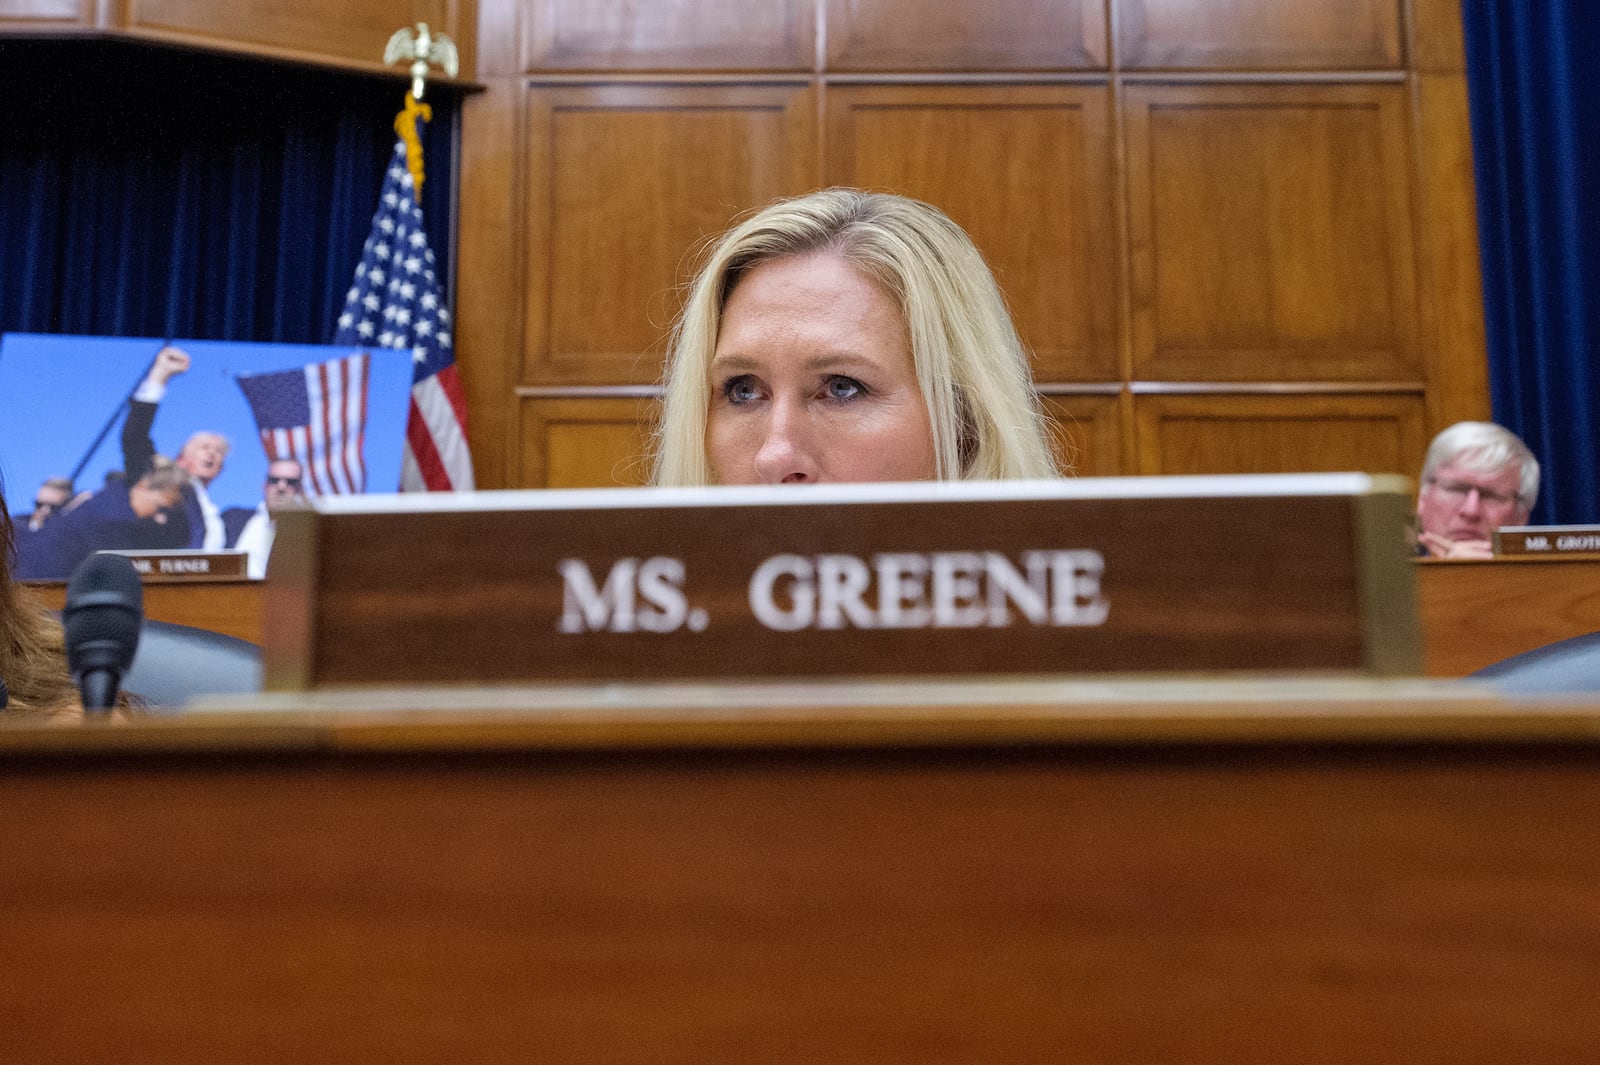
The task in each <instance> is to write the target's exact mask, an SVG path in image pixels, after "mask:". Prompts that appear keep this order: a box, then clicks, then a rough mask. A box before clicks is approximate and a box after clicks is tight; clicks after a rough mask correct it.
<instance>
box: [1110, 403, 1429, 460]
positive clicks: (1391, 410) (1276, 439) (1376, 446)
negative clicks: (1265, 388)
mask: <svg viewBox="0 0 1600 1065" xmlns="http://www.w3.org/2000/svg"><path fill="white" fill-rule="evenodd" d="M1134 410H1135V412H1136V413H1135V422H1136V425H1137V427H1138V449H1139V472H1140V473H1166V474H1186V473H1316V472H1333V471H1345V470H1353V471H1358V472H1363V473H1398V474H1402V475H1404V476H1407V477H1411V478H1415V477H1416V476H1417V471H1418V470H1420V469H1421V468H1422V455H1423V452H1424V451H1426V450H1427V446H1428V436H1427V432H1426V426H1425V421H1424V414H1423V402H1422V397H1421V396H1413V395H1394V396H1387V395H1376V396H1363V395H1299V396H1295V395H1248V396H1241V395H1194V396H1180V395H1136V396H1135V397H1134Z"/></svg>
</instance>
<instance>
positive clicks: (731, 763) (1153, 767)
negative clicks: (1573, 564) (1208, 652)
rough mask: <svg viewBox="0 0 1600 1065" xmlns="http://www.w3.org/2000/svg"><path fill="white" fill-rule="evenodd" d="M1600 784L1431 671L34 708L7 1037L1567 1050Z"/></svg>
mask: <svg viewBox="0 0 1600 1065" xmlns="http://www.w3.org/2000/svg"><path fill="white" fill-rule="evenodd" d="M224 710H228V711H231V712H223V711H224ZM252 710H255V711H260V712H259V713H252V712H249V711H252ZM1597 803H1600V708H1597V707H1594V706H1565V705H1560V704H1542V705H1528V706H1510V705H1507V704H1505V703H1503V702H1501V701H1499V700H1498V699H1497V698H1496V697H1494V696H1491V695H1489V694H1487V693H1485V692H1483V691H1480V690H1475V689H1473V688H1471V687H1470V686H1467V685H1441V684H1437V683H1430V682H1388V683H1380V682H1372V681H1366V682H1351V681H1344V682H1334V681H1328V682H1317V681H1310V680H1305V681H1297V682H1293V683H1286V682H1276V683H1264V684H1243V683H1240V684H1233V685H1227V684H1219V683H1216V682H1209V683H1202V682H1193V683H1185V682H1179V681H1168V682H1163V683H1159V684H1158V683H1146V684H1142V685H1139V684H1127V683H1106V684H1064V683H1061V682H1027V681H1008V682H988V683H982V682H980V683H975V684H974V683H963V682H942V683H940V684H939V685H938V686H936V687H928V688H922V687H905V686H898V685H885V684H858V685H807V686H794V687H785V688H772V689H763V688H754V687H749V686H746V687H744V688H707V687H694V686H673V687H654V688H652V687H648V686H638V685H634V686H610V687H605V688H598V689H578V688H571V689H561V688H551V689H499V690H480V691H443V692H413V693H405V692H383V691H369V692H358V693H337V692H334V693H321V694H316V695H313V696H302V697H291V696H273V697H270V698H266V697H264V698H262V699H260V700H256V701H253V702H252V701H243V702H235V703H231V704H229V703H223V702H221V701H219V702H218V704H217V706H216V707H215V708H214V710H213V711H202V712H197V713H193V714H190V715H186V716H184V717H181V718H177V719H172V720H154V721H145V722H139V723H135V724H133V725H121V726H119V725H112V726H109V727H88V728H82V727H78V728H65V729H64V728H61V727H42V726H38V727H36V726H22V725H13V726H11V727H9V728H0V809H4V810H5V811H6V815H5V818H4V820H3V822H0V823H3V825H4V829H3V832H0V847H3V850H4V855H5V857H4V861H0V907H3V912H4V914H5V917H4V919H3V920H0V957H3V958H5V959H6V971H7V973H8V974H9V977H10V978H9V979H7V980H6V981H4V983H3V985H0V1031H3V1032H5V1039H4V1042H5V1046H6V1057H7V1058H8V1059H10V1060H17V1061H46V1060H50V1061H89V1060H115V1061H120V1062H127V1063H138V1062H158V1061H159V1062H163V1063H174V1062H207V1063H211V1062H217V1061H228V1062H282V1061H296V1060H317V1061H362V1062H366V1061H384V1060H404V1061H409V1062H451V1063H453V1065H459V1063H465V1062H507V1061H538V1062H541V1063H564V1062H574V1063H576V1062H583V1063H586V1065H587V1063H593V1062H607V1063H624V1065H625V1063H632V1062H652V1063H674V1062H683V1063H693V1065H715V1063H720V1062H730V1063H732V1062H738V1063H748V1062H763V1063H780V1065H781V1063H787V1062H806V1063H814V1062H824V1061H825V1062H830V1063H845V1065H848V1063H855V1062H863V1063H865V1062H872V1063H874V1065H879V1063H884V1062H901V1061H904V1062H918V1063H927V1065H938V1063H944V1062H950V1063H955V1062H961V1063H969V1062H985V1063H996V1062H1017V1063H1022V1062H1027V1063H1036V1062H1042V1061H1061V1060H1071V1061H1074V1062H1079V1063H1088V1065H1092V1063H1098V1062H1130V1061H1138V1062H1160V1061H1183V1062H1229V1063H1239V1062H1286V1061H1292V1062H1296V1063H1306V1062H1310V1063H1319V1062H1328V1063H1333V1062H1338V1063H1351V1062H1394V1061H1405V1062H1408V1063H1432V1062H1438V1063H1444V1062H1451V1063H1454V1062H1461V1061H1486V1062H1487V1061H1515V1062H1519V1063H1526V1062H1557V1061H1563V1062H1564V1061H1578V1060H1586V1059H1587V1058H1588V1057H1589V1056H1590V1055H1591V1054H1592V1053H1593V1051H1594V1048H1595V1047H1596V1046H1600V1011H1596V1010H1595V1009H1594V1008H1593V1000H1594V988H1595V986H1596V984H1597V982H1600V819H1597V818H1596V817H1594V810H1595V809H1596V806H1597Z"/></svg>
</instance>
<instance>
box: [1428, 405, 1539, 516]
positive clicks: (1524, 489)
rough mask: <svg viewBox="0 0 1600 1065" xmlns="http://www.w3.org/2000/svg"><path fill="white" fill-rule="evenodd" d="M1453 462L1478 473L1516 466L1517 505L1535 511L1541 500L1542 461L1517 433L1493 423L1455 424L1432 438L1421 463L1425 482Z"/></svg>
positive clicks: (1491, 472) (1496, 471) (1493, 471)
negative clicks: (1537, 503) (1534, 504)
mask: <svg viewBox="0 0 1600 1065" xmlns="http://www.w3.org/2000/svg"><path fill="white" fill-rule="evenodd" d="M1451 463H1455V464H1457V465H1461V466H1465V467H1466V468H1467V469H1469V470H1473V471H1475V472H1477V473H1486V474H1493V473H1499V472H1500V471H1501V470H1504V469H1505V468H1506V467H1508V466H1510V465H1512V464H1513V463H1515V464H1516V465H1517V468H1518V472H1519V475H1520V477H1521V484H1520V486H1519V487H1518V489H1517V502H1519V503H1521V504H1522V505H1523V507H1525V508H1527V509H1529V510H1531V509H1533V503H1534V500H1536V499H1538V498H1539V460H1538V459H1536V458H1534V456H1533V452H1532V451H1531V450H1530V449H1529V448H1528V445H1527V444H1524V443H1523V442H1522V440H1521V438H1520V437H1518V436H1517V434H1516V433H1513V432H1512V431H1511V430H1509V429H1505V428H1502V427H1501V426H1498V425H1496V424H1494V423H1493V422H1456V423H1455V424H1454V425H1452V426H1450V428H1448V429H1445V430H1444V431H1443V432H1441V433H1440V434H1439V435H1438V436H1436V437H1434V438H1433V443H1431V444H1429V445H1428V454H1427V457H1426V458H1424V459H1423V461H1422V481H1423V483H1424V484H1426V483H1427V482H1429V481H1431V480H1433V476H1434V474H1435V473H1436V472H1438V469H1439V467H1440V466H1445V465H1448V464H1451Z"/></svg>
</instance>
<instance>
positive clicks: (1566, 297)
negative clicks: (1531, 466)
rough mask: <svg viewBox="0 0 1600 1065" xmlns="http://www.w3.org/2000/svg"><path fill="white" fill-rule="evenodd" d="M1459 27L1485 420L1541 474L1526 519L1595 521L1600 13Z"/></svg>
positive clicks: (1590, 1) (1501, 9) (1484, 9)
mask: <svg viewBox="0 0 1600 1065" xmlns="http://www.w3.org/2000/svg"><path fill="white" fill-rule="evenodd" d="M1462 17H1463V26H1464V29H1465V32H1466V44H1467V80H1468V94H1469V98H1470V106H1471V113H1472V140H1473V156H1474V167H1475V170H1476V176H1477V186H1478V231H1479V245H1480V249H1481V256H1482V264H1483V290H1484V321H1485V326H1486V328H1487V331H1488V347H1489V382H1490V392H1491V399H1492V402H1493V406H1494V417H1495V420H1496V421H1497V422H1499V423H1500V424H1502V425H1504V426H1506V427H1507V428H1508V429H1511V430H1512V431H1513V432H1515V433H1517V435H1519V436H1521V437H1522V438H1523V439H1524V440H1525V441H1527V443H1528V446H1529V447H1531V448H1533V450H1534V452H1535V453H1536V454H1537V455H1538V456H1539V461H1540V463H1541V464H1542V465H1543V467H1544V485H1545V487H1544V488H1543V489H1542V490H1541V493H1540V495H1541V498H1540V501H1539V504H1538V507H1537V508H1536V509H1535V510H1534V513H1533V518H1532V520H1533V521H1535V522H1538V523H1540V524H1570V523H1593V522H1600V468H1597V451H1600V436H1597V430H1600V406H1597V404H1600V370H1597V368H1596V365H1597V354H1600V353H1597V352H1596V351H1595V349H1594V344H1595V340H1596V339H1597V338H1600V328H1597V327H1600V320H1597V317H1596V316H1597V314H1600V309H1597V301H1596V299H1595V292H1596V289H1595V285H1596V282H1597V281H1600V91H1597V89H1596V81H1595V77H1594V75H1593V74H1592V73H1591V71H1592V70H1593V66H1594V56H1595V55H1596V54H1597V51H1596V50H1597V48H1600V4H1596V3H1595V2H1594V0H1540V2H1537V3H1523V2H1516V3H1512V2H1508V0H1464V2H1463V4H1462Z"/></svg>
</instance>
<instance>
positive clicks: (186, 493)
mask: <svg viewBox="0 0 1600 1065" xmlns="http://www.w3.org/2000/svg"><path fill="white" fill-rule="evenodd" d="M155 420H156V404H154V403H145V402H142V401H141V400H137V399H135V400H130V401H129V402H128V417H127V418H126V419H125V420H124V421H123V423H122V470H123V473H124V474H125V475H126V476H127V478H128V483H129V484H132V483H133V482H135V481H137V480H138V479H139V478H141V477H143V476H144V475H145V471H146V470H148V469H150V466H151V463H153V462H154V461H155V457H156V442H155V440H153V439H152V438H151V436H150V427H151V426H152V425H154V424H155ZM172 520H178V521H179V525H180V526H181V528H182V530H183V534H184V541H183V542H182V543H179V544H177V545H175V546H177V547H192V548H195V549H199V548H201V547H204V546H205V542H206V516H205V514H204V513H203V512H202V511H201V510H200V500H199V499H198V498H197V497H196V496H195V494H194V489H193V488H192V487H186V488H184V490H183V513H182V515H174V517H173V518H172V519H169V521H168V524H171V522H172Z"/></svg>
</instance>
